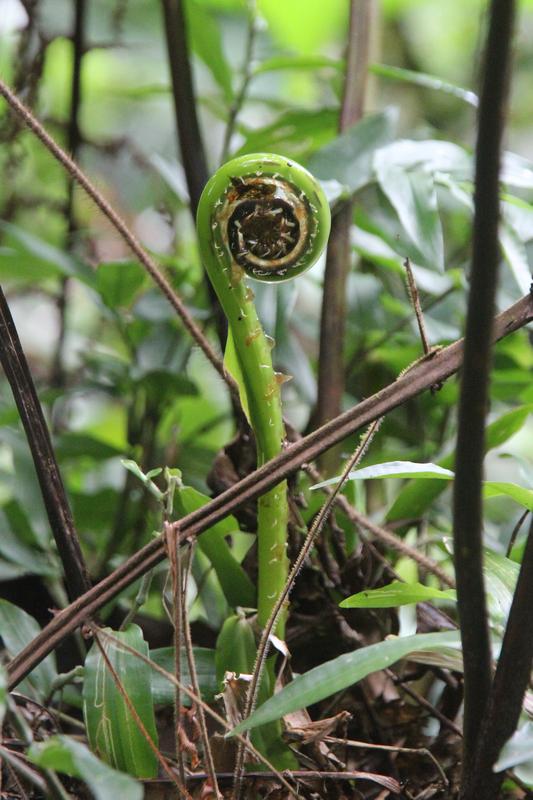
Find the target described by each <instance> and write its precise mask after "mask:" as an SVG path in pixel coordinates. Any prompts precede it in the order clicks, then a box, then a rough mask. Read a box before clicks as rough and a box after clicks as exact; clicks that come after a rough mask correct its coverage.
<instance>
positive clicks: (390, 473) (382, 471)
mask: <svg viewBox="0 0 533 800" xmlns="http://www.w3.org/2000/svg"><path fill="white" fill-rule="evenodd" d="M414 477H416V478H436V479H441V480H453V477H454V475H453V472H452V471H451V470H449V469H445V468H444V467H439V465H438V464H431V463H428V464H418V463H416V462H414V461H386V462H383V463H382V464H372V466H370V467H363V468H362V469H355V470H353V472H350V474H349V475H348V478H349V479H350V480H361V481H362V480H369V479H370V478H374V479H375V478H414ZM339 480H340V475H337V476H336V477H335V478H328V480H326V481H321V483H316V484H315V485H314V486H311V489H321V488H322V487H323V486H329V485H330V484H333V483H338V482H339Z"/></svg>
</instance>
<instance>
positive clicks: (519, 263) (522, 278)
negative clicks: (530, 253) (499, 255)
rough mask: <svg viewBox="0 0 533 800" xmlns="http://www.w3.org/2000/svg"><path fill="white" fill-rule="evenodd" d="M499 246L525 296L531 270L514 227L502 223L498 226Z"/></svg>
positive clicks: (529, 284)
mask: <svg viewBox="0 0 533 800" xmlns="http://www.w3.org/2000/svg"><path fill="white" fill-rule="evenodd" d="M499 234H500V244H501V247H502V250H503V254H504V256H505V260H506V261H507V263H508V264H509V267H510V268H511V272H512V273H513V276H514V279H515V280H516V283H517V285H518V288H519V289H520V292H521V294H527V292H528V291H529V287H530V286H531V268H530V266H529V261H528V257H527V250H526V245H525V242H523V241H522V240H521V239H520V237H519V236H518V233H517V232H516V230H515V229H514V227H513V226H512V225H511V224H509V223H506V222H505V221H503V223H502V224H501V225H500V231H499Z"/></svg>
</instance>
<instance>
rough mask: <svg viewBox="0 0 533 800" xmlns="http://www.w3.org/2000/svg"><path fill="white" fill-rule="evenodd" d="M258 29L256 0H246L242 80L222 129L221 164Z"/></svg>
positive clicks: (247, 80) (250, 69) (246, 80)
mask: <svg viewBox="0 0 533 800" xmlns="http://www.w3.org/2000/svg"><path fill="white" fill-rule="evenodd" d="M258 29H259V25H258V19H257V8H256V0H248V30H247V34H246V46H245V50H244V62H243V65H242V81H241V85H240V88H239V91H238V92H237V94H236V95H235V97H234V99H233V102H232V104H231V105H230V108H229V112H228V121H227V123H226V130H225V131H224V141H223V143H222V154H221V156H220V163H221V164H223V163H224V161H226V159H227V157H228V154H229V148H230V144H231V138H232V136H233V134H234V132H235V123H236V122H237V117H238V115H239V112H240V110H241V109H242V107H243V104H244V101H245V99H246V93H247V91H248V86H249V84H250V81H251V79H252V75H253V57H254V45H255V39H256V36H257V32H258Z"/></svg>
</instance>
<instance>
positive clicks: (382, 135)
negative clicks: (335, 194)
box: [308, 108, 398, 192]
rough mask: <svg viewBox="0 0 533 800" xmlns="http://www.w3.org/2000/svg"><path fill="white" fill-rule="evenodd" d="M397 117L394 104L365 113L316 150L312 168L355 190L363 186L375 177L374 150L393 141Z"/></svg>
mask: <svg viewBox="0 0 533 800" xmlns="http://www.w3.org/2000/svg"><path fill="white" fill-rule="evenodd" d="M397 119H398V113H397V111H396V109H393V108H388V109H385V111H382V112H380V113H379V114H372V115H369V116H367V117H364V118H363V119H362V120H361V122H358V123H357V124H356V125H353V126H352V127H351V128H350V129H349V130H347V131H346V132H345V133H343V134H342V135H341V136H339V137H337V138H336V139H334V140H333V141H332V142H329V143H328V144H326V145H325V146H324V147H322V148H321V149H320V150H318V151H317V152H316V153H314V154H313V155H312V156H311V158H310V159H309V161H308V167H309V169H310V170H311V172H312V173H313V175H315V176H316V177H317V178H320V179H321V180H332V179H335V180H337V181H339V183H341V184H343V185H346V186H349V188H350V190H351V191H352V192H356V191H358V190H359V189H362V187H363V186H365V185H366V184H368V183H370V181H371V180H372V176H373V157H374V153H375V152H376V150H377V149H378V148H379V147H381V146H382V145H384V144H386V143H387V142H390V141H391V139H392V137H393V136H394V134H395V131H396V124H397Z"/></svg>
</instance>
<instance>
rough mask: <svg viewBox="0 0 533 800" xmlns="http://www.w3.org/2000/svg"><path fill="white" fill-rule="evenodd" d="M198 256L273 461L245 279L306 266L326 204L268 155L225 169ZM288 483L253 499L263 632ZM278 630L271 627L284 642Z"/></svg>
mask: <svg viewBox="0 0 533 800" xmlns="http://www.w3.org/2000/svg"><path fill="white" fill-rule="evenodd" d="M197 226H198V239H199V244H200V254H201V257H202V263H203V264H204V266H205V268H206V270H207V273H208V275H209V278H210V280H211V282H212V284H213V286H214V288H215V291H216V293H217V296H218V299H219V301H220V304H221V305H222V308H223V309H224V313H225V315H226V317H227V320H228V325H229V335H228V343H227V345H226V366H227V368H228V369H229V370H230V372H234V377H235V378H236V379H237V382H238V384H239V388H240V396H241V402H242V405H243V408H244V409H245V411H246V413H247V415H248V418H249V421H250V424H251V427H252V430H253V432H254V435H255V439H256V447H257V464H258V466H262V465H263V464H264V463H266V462H267V461H269V460H270V459H271V458H275V457H276V456H277V455H278V454H279V453H280V452H281V449H282V447H283V442H284V439H285V427H284V424H283V415H282V411H281V399H280V386H281V383H282V382H283V381H284V380H285V379H286V377H285V376H283V375H280V374H279V373H276V372H275V371H274V368H273V366H272V355H271V350H272V345H273V341H272V340H269V339H268V338H267V337H266V336H265V334H264V331H263V328H262V326H261V323H260V321H259V318H258V316H257V312H256V309H255V305H254V293H253V290H252V289H251V288H249V287H248V286H247V284H246V281H245V275H250V276H251V277H253V278H255V279H257V280H260V281H264V282H280V281H286V280H289V279H290V278H293V277H295V276H297V275H300V274H301V273H302V272H304V271H305V270H307V269H309V268H310V267H311V266H312V265H313V264H314V263H315V262H316V260H317V258H318V257H319V256H320V254H321V253H322V251H323V249H324V247H325V245H326V242H327V238H328V234H329V228H330V212H329V206H328V203H327V200H326V197H325V195H324V192H323V191H322V189H321V187H320V185H319V183H318V182H317V181H316V180H315V179H314V178H313V177H312V175H310V173H309V172H307V170H305V169H304V168H303V167H301V166H300V165H299V164H297V163H296V162H294V161H293V160H292V159H287V158H283V157H282V156H275V155H272V154H269V153H258V154H253V155H247V156H242V157H241V158H236V159H233V160H232V161H229V162H228V163H226V164H224V166H222V167H221V168H220V169H219V170H218V171H217V172H216V173H215V174H214V175H213V177H212V178H211V179H210V181H209V182H208V183H207V185H206V187H205V189H204V191H203V193H202V196H201V198H200V203H199V206H198V222H197ZM287 522H288V503H287V484H286V482H285V481H283V482H282V483H280V484H279V485H278V486H275V487H274V488H273V489H271V490H269V491H268V492H267V493H266V494H264V495H262V496H261V497H260V498H259V502H258V523H257V539H258V570H259V574H258V587H257V611H258V622H259V625H260V626H261V627H264V625H265V624H266V622H267V620H268V618H269V617H270V613H271V611H272V608H273V606H274V605H275V602H276V599H277V598H278V597H279V595H280V593H281V591H282V589H283V587H284V585H285V581H286V580H287V571H288V561H287V555H286V548H287ZM283 629H284V623H283V620H280V622H279V624H278V630H279V632H280V634H281V635H283Z"/></svg>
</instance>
